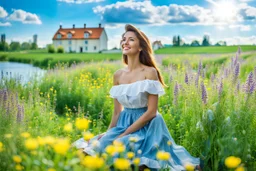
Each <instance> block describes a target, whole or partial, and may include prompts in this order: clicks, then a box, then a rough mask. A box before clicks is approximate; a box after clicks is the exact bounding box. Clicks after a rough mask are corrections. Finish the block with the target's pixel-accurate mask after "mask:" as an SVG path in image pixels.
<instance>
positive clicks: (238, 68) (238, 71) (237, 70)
mask: <svg viewBox="0 0 256 171" xmlns="http://www.w3.org/2000/svg"><path fill="white" fill-rule="evenodd" d="M239 73H240V64H239V62H238V63H237V64H236V67H235V70H234V77H233V78H234V79H233V81H236V79H237V78H238V75H239Z"/></svg>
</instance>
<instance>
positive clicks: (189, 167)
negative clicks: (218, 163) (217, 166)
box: [185, 163, 195, 171]
mask: <svg viewBox="0 0 256 171" xmlns="http://www.w3.org/2000/svg"><path fill="white" fill-rule="evenodd" d="M185 169H186V171H194V170H195V167H194V166H193V165H192V164H190V163H187V164H186V165H185Z"/></svg>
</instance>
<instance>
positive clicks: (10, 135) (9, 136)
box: [4, 134, 12, 138]
mask: <svg viewBox="0 0 256 171" xmlns="http://www.w3.org/2000/svg"><path fill="white" fill-rule="evenodd" d="M4 137H5V138H12V134H4Z"/></svg>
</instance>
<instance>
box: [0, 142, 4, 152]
mask: <svg viewBox="0 0 256 171" xmlns="http://www.w3.org/2000/svg"><path fill="white" fill-rule="evenodd" d="M2 151H4V145H3V143H2V142H1V141H0V152H2Z"/></svg>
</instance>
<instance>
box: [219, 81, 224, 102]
mask: <svg viewBox="0 0 256 171" xmlns="http://www.w3.org/2000/svg"><path fill="white" fill-rule="evenodd" d="M222 91H223V82H222V80H221V81H220V85H219V89H218V95H219V100H220V97H221V94H222Z"/></svg>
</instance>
